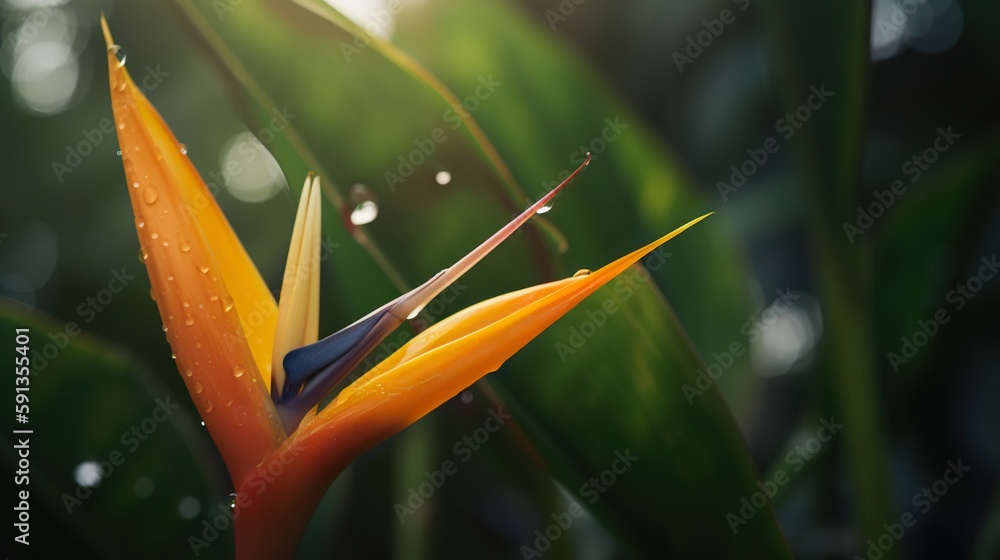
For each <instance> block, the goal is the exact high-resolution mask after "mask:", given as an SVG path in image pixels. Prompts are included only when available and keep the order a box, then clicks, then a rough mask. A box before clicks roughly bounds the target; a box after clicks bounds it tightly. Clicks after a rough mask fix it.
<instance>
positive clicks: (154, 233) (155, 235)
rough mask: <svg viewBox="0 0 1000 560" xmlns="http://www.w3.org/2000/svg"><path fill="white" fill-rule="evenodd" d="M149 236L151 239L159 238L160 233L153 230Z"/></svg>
mask: <svg viewBox="0 0 1000 560" xmlns="http://www.w3.org/2000/svg"><path fill="white" fill-rule="evenodd" d="M150 237H152V238H153V239H159V238H160V234H158V233H156V232H155V231H154V232H153V234H152V235H150Z"/></svg>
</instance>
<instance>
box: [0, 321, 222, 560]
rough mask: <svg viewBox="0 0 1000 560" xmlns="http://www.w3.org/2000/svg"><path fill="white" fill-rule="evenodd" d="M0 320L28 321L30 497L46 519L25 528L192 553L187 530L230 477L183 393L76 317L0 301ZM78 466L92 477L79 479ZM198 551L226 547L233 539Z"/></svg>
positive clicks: (11, 460) (194, 531)
mask: <svg viewBox="0 0 1000 560" xmlns="http://www.w3.org/2000/svg"><path fill="white" fill-rule="evenodd" d="M0 326H2V328H3V331H4V332H7V333H13V332H14V329H15V328H28V329H30V340H31V341H30V345H29V346H30V349H31V351H30V352H29V355H30V356H32V368H33V371H32V376H31V384H30V393H29V394H30V411H31V413H30V415H29V422H28V424H27V425H26V426H25V427H27V428H29V429H31V430H33V431H34V433H33V434H32V435H31V436H29V437H30V438H31V451H30V453H31V497H32V501H31V507H32V515H33V516H34V515H35V513H36V511H37V513H38V515H39V517H45V518H46V520H47V521H46V522H45V523H44V524H38V525H33V528H38V530H39V532H38V533H36V532H35V531H32V535H31V536H32V539H45V540H48V539H52V540H54V541H65V542H66V543H67V546H73V551H72V556H73V557H79V558H88V557H89V558H143V557H147V558H148V557H157V556H163V555H166V556H170V557H175V558H182V557H188V556H191V554H192V549H191V546H190V544H189V542H188V537H189V536H192V535H193V536H197V537H201V531H202V529H203V527H202V521H203V520H204V519H211V517H213V516H214V515H215V514H216V513H218V505H219V504H221V503H222V501H223V498H224V497H225V496H226V493H227V490H226V488H227V486H228V485H227V483H226V477H225V473H224V471H223V470H221V469H220V468H219V465H218V464H217V463H216V462H214V461H212V458H213V457H215V456H216V454H215V452H214V448H213V446H212V444H211V440H210V439H209V438H208V434H207V433H205V430H204V428H202V427H201V426H199V423H198V420H197V419H196V418H195V417H192V416H191V415H190V414H188V413H187V412H185V408H184V407H183V406H181V404H182V403H183V402H184V401H186V399H187V397H186V396H178V395H175V394H171V393H170V392H169V391H168V390H167V389H166V388H165V387H164V386H163V385H162V384H161V383H160V382H158V381H157V380H156V378H155V377H154V376H153V375H152V374H151V373H150V371H149V370H148V369H147V368H146V367H145V366H143V365H142V364H140V363H139V362H138V361H136V360H135V358H133V357H131V356H128V355H126V354H124V353H122V352H121V351H120V350H116V349H113V348H111V347H109V346H108V345H106V344H104V343H102V342H100V341H98V340H96V339H95V338H94V337H92V336H91V335H89V334H87V333H85V332H81V330H80V325H79V324H77V323H76V322H72V321H71V322H69V323H65V324H57V323H55V322H54V321H52V320H49V319H46V318H43V317H41V316H39V315H37V314H33V313H31V312H30V311H28V310H25V309H23V308H20V307H15V306H14V305H11V304H8V303H0ZM11 338H13V336H12V337H11ZM8 347H9V346H8ZM12 361H13V360H12ZM182 399H183V401H182ZM74 418H86V419H88V421H87V422H74V421H72V419H74ZM11 437H14V438H15V439H16V438H17V437H19V436H18V435H13V436H12V435H10V433H9V432H8V435H6V436H4V449H5V450H6V451H5V452H4V455H3V459H4V463H5V465H6V466H7V468H11V467H13V465H14V464H15V461H16V457H15V456H14V452H13V449H14V448H13V445H14V442H13V441H12V440H11V439H10V438H11ZM56 437H58V445H53V444H52V443H51V442H52V441H53V439H52V438H56ZM81 465H86V466H84V467H82V471H81V470H78V469H81ZM95 468H96V469H97V471H96V472H95V471H94V469H95ZM11 470H12V471H13V470H14V469H13V468H11ZM96 474H100V475H102V476H101V477H100V478H96ZM79 477H83V478H82V479H81V480H87V479H88V477H95V478H92V479H91V480H92V481H94V482H95V483H98V482H99V483H98V484H97V485H96V486H94V487H85V486H81V485H80V484H78V482H77V480H76V479H77V478H79ZM224 507H228V505H226V506H224ZM36 508H37V509H36ZM196 510H197V511H196ZM182 513H183V515H184V517H182ZM136 519H143V520H144V521H143V523H135V520H136ZM122 527H128V528H129V529H128V530H121V528H122ZM50 530H51V531H53V532H52V533H51V534H49V533H48V531H50ZM55 531H60V533H56V532H55ZM80 546H83V547H84V548H83V549H82V550H81V549H80V548H79V547H80ZM203 552H205V553H208V554H206V556H207V557H225V556H227V555H231V554H232V538H220V539H218V540H216V541H214V542H212V543H211V550H203Z"/></svg>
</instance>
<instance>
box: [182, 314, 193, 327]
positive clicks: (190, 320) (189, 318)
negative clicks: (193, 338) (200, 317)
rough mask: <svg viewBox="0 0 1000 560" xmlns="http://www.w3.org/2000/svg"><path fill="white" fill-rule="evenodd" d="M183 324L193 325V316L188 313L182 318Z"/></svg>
mask: <svg viewBox="0 0 1000 560" xmlns="http://www.w3.org/2000/svg"><path fill="white" fill-rule="evenodd" d="M184 324H185V325H187V326H189V327H190V326H191V325H193V324H194V317H192V316H190V315H188V316H187V317H185V318H184Z"/></svg>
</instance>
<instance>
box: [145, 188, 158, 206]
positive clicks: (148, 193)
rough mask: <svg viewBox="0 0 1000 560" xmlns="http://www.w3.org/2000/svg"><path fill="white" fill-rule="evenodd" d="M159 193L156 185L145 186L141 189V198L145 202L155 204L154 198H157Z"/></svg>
mask: <svg viewBox="0 0 1000 560" xmlns="http://www.w3.org/2000/svg"><path fill="white" fill-rule="evenodd" d="M159 196H160V193H159V192H157V191H156V187H146V188H145V189H143V190H142V200H144V201H145V202H146V204H155V203H156V199H157V198H159Z"/></svg>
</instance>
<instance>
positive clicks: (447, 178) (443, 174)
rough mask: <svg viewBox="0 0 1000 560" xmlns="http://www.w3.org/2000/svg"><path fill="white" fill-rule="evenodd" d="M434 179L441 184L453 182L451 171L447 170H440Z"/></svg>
mask: <svg viewBox="0 0 1000 560" xmlns="http://www.w3.org/2000/svg"><path fill="white" fill-rule="evenodd" d="M434 181H436V182H437V184H439V185H447V184H448V183H450V182H451V173H448V172H447V171H438V173H437V175H435V176H434Z"/></svg>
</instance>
